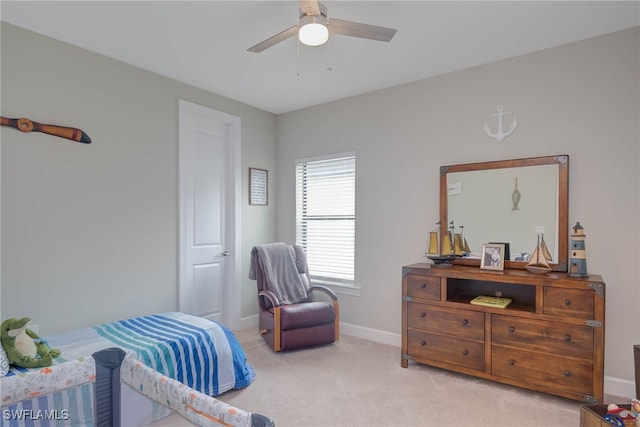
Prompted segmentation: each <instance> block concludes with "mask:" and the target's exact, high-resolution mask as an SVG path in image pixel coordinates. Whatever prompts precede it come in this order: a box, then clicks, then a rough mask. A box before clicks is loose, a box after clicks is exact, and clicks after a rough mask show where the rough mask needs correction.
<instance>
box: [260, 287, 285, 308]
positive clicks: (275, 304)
mask: <svg viewBox="0 0 640 427" xmlns="http://www.w3.org/2000/svg"><path fill="white" fill-rule="evenodd" d="M258 297H265V298H267V299H268V300H269V301H270V302H271V305H272V306H273V307H278V306H280V301H278V297H277V296H276V294H274V293H273V292H271V291H267V290H262V291H259V292H258Z"/></svg>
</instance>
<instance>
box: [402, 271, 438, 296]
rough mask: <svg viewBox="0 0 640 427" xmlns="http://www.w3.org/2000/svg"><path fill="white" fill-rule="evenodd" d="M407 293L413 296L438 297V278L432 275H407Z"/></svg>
mask: <svg viewBox="0 0 640 427" xmlns="http://www.w3.org/2000/svg"><path fill="white" fill-rule="evenodd" d="M407 295H408V296H410V297H413V298H426V299H433V300H439V299H440V278H439V277H433V276H420V275H418V274H409V275H407Z"/></svg>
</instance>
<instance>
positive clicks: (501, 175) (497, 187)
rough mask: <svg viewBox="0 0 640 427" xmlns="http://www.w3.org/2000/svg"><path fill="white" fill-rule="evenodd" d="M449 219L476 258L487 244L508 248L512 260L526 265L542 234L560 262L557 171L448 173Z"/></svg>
mask: <svg viewBox="0 0 640 427" xmlns="http://www.w3.org/2000/svg"><path fill="white" fill-rule="evenodd" d="M447 189H448V191H447V204H448V209H449V212H448V220H449V222H451V221H454V225H455V226H456V230H455V232H456V233H459V232H460V231H461V228H460V227H464V228H463V229H462V231H463V233H464V234H463V236H464V239H465V240H466V241H467V242H468V244H469V248H470V250H471V255H470V256H473V257H477V258H479V257H480V252H481V250H482V244H483V243H490V242H504V243H509V251H510V256H511V260H516V259H517V258H520V259H519V260H520V261H528V259H527V258H528V254H530V253H531V252H532V251H533V249H534V248H535V246H536V244H537V240H536V239H537V235H538V234H539V233H542V234H543V237H544V239H545V242H546V244H547V247H548V248H549V252H550V253H551V257H552V260H553V261H557V259H558V251H557V249H558V244H557V240H556V239H557V235H558V234H557V232H556V228H557V224H558V167H557V166H556V165H537V166H529V167H519V168H505V169H492V170H479V171H469V172H456V173H449V174H447Z"/></svg>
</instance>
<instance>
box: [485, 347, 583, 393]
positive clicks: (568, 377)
mask: <svg viewBox="0 0 640 427" xmlns="http://www.w3.org/2000/svg"><path fill="white" fill-rule="evenodd" d="M491 355H492V356H491V366H492V373H493V374H494V375H498V376H502V377H508V378H512V379H516V380H519V381H526V382H528V383H532V384H539V385H542V386H545V387H551V388H553V389H554V390H558V391H561V390H562V391H567V392H572V393H581V394H585V395H590V394H591V393H592V392H593V390H592V386H593V365H592V364H591V363H590V362H586V361H580V360H575V359H564V358H562V357H554V356H549V355H541V354H536V353H528V352H526V351H520V350H513V349H507V348H502V347H493V348H492V353H491Z"/></svg>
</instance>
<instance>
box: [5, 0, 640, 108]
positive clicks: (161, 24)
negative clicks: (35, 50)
mask: <svg viewBox="0 0 640 427" xmlns="http://www.w3.org/2000/svg"><path fill="white" fill-rule="evenodd" d="M323 3H324V4H325V5H326V6H327V9H328V16H329V18H331V17H334V18H340V19H344V20H349V21H356V22H362V23H367V24H372V25H381V26H386V27H392V28H397V30H398V32H397V34H396V35H395V37H394V38H393V40H392V41H391V42H390V43H384V42H377V41H370V40H363V39H357V38H352V37H346V36H339V35H337V36H334V37H332V38H330V42H329V43H328V46H327V45H324V46H321V47H315V48H312V47H308V46H304V45H302V46H300V49H299V54H298V47H297V43H296V40H295V38H291V39H288V40H286V41H284V42H282V43H280V44H278V45H276V46H274V47H272V48H270V49H267V50H265V51H263V52H262V53H251V52H247V49H248V48H250V47H251V46H253V45H255V44H256V43H258V42H260V41H262V40H264V39H266V38H268V37H270V36H272V35H275V34H276V33H278V32H280V31H283V30H285V29H287V28H289V27H291V26H292V25H295V24H297V22H298V2H296V1H190V2H187V1H139V2H133V1H126V2H125V1H68V2H62V1H6V0H3V1H1V4H0V18H1V19H2V20H3V21H6V22H9V23H11V24H14V25H18V26H20V27H23V28H27V29H29V30H32V31H35V32H38V33H41V34H44V35H46V36H49V37H52V38H55V39H58V40H62V41H65V42H68V43H70V44H73V45H76V46H79V47H82V48H85V49H89V50H91V51H94V52H97V53H100V54H102V55H106V56H108V57H111V58H115V59H118V60H121V61H123V62H126V63H128V64H131V65H135V66H138V67H140V68H143V69H145V70H149V71H153V72H155V73H158V74H161V75H163V76H167V77H170V78H173V79H175V80H178V81H181V82H184V83H188V84H191V85H193V86H196V87H199V88H202V89H205V90H208V91H211V92H214V93H217V94H219V95H223V96H226V97H229V98H232V99H235V100H238V101H241V102H244V103H246V104H249V105H253V106H255V107H258V108H261V109H263V110H266V111H270V112H272V113H276V114H280V113H285V112H289V111H293V110H297V109H300V108H305V107H309V106H312V105H317V104H321V103H325V102H328V101H332V100H336V99H340V98H345V97H349V96H353V95H357V94H361V93H365V92H370V91H374V90H378V89H382V88H386V87H391V86H396V85H399V84H402V83H407V82H411V81H415V80H420V79H423V78H427V77H431V76H435V75H439V74H443V73H447V72H450V71H454V70H460V69H464V68H468V67H472V66H475V65H479V64H484V63H488V62H492V61H496V60H500V59H504V58H508V57H513V56H517V55H521V54H524V53H528V52H533V51H536V50H540V49H545V48H548V47H553V46H558V45H561V44H565V43H570V42H573V41H577V40H582V39H585V38H589V37H594V36H597V35H601V34H606V33H610V32H614V31H618V30H622V29H626V28H630V27H634V26H638V25H640V7H639V6H640V2H638V1H622V2H615V1H584V2H583V1H566V2H559V1H533V2H527V1H498V2H485V1H468V2H467V1H324V2H323ZM328 66H330V67H331V68H332V71H328V70H327V67H328Z"/></svg>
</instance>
